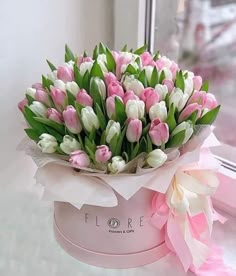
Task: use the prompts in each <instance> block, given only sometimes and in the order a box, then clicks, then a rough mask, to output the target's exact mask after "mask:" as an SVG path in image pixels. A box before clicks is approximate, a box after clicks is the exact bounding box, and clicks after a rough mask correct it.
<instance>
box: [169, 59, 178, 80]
mask: <svg viewBox="0 0 236 276" xmlns="http://www.w3.org/2000/svg"><path fill="white" fill-rule="evenodd" d="M170 71H171V73H172V77H173V79H175V77H176V73H177V72H178V71H179V66H178V64H177V63H176V62H174V61H173V62H172V64H171V66H170Z"/></svg>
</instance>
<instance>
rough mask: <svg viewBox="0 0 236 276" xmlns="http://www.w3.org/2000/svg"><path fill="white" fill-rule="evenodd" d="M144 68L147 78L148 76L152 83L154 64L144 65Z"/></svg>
mask: <svg viewBox="0 0 236 276" xmlns="http://www.w3.org/2000/svg"><path fill="white" fill-rule="evenodd" d="M143 69H144V70H145V75H146V78H147V80H148V82H149V83H150V81H151V77H152V72H153V66H144V67H143Z"/></svg>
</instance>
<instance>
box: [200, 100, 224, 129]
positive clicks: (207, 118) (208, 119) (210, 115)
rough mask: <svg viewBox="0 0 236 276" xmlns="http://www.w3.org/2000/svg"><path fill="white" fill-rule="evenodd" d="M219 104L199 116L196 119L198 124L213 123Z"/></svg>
mask: <svg viewBox="0 0 236 276" xmlns="http://www.w3.org/2000/svg"><path fill="white" fill-rule="evenodd" d="M220 107H221V106H220V105H218V106H217V107H215V108H214V109H212V110H210V111H208V112H207V113H206V114H205V115H203V116H202V117H201V118H199V119H198V120H197V124H198V125H211V124H213V123H214V121H215V119H216V117H217V115H218V113H219V111H220Z"/></svg>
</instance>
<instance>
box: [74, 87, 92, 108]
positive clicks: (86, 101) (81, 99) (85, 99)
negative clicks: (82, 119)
mask: <svg viewBox="0 0 236 276" xmlns="http://www.w3.org/2000/svg"><path fill="white" fill-rule="evenodd" d="M76 101H77V102H78V103H80V104H81V105H83V106H93V99H92V98H91V96H90V95H89V94H88V93H87V91H86V90H85V89H81V90H80V91H79V93H78V94H77V96H76Z"/></svg>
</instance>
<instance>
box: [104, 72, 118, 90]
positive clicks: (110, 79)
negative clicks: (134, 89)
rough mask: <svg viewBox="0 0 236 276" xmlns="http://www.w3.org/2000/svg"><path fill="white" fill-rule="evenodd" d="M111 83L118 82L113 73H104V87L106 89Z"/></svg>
mask: <svg viewBox="0 0 236 276" xmlns="http://www.w3.org/2000/svg"><path fill="white" fill-rule="evenodd" d="M113 81H118V80H117V77H116V76H115V75H114V74H113V73H111V72H109V73H106V74H105V83H106V86H107V87H108V86H109V84H110V83H111V82H113Z"/></svg>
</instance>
